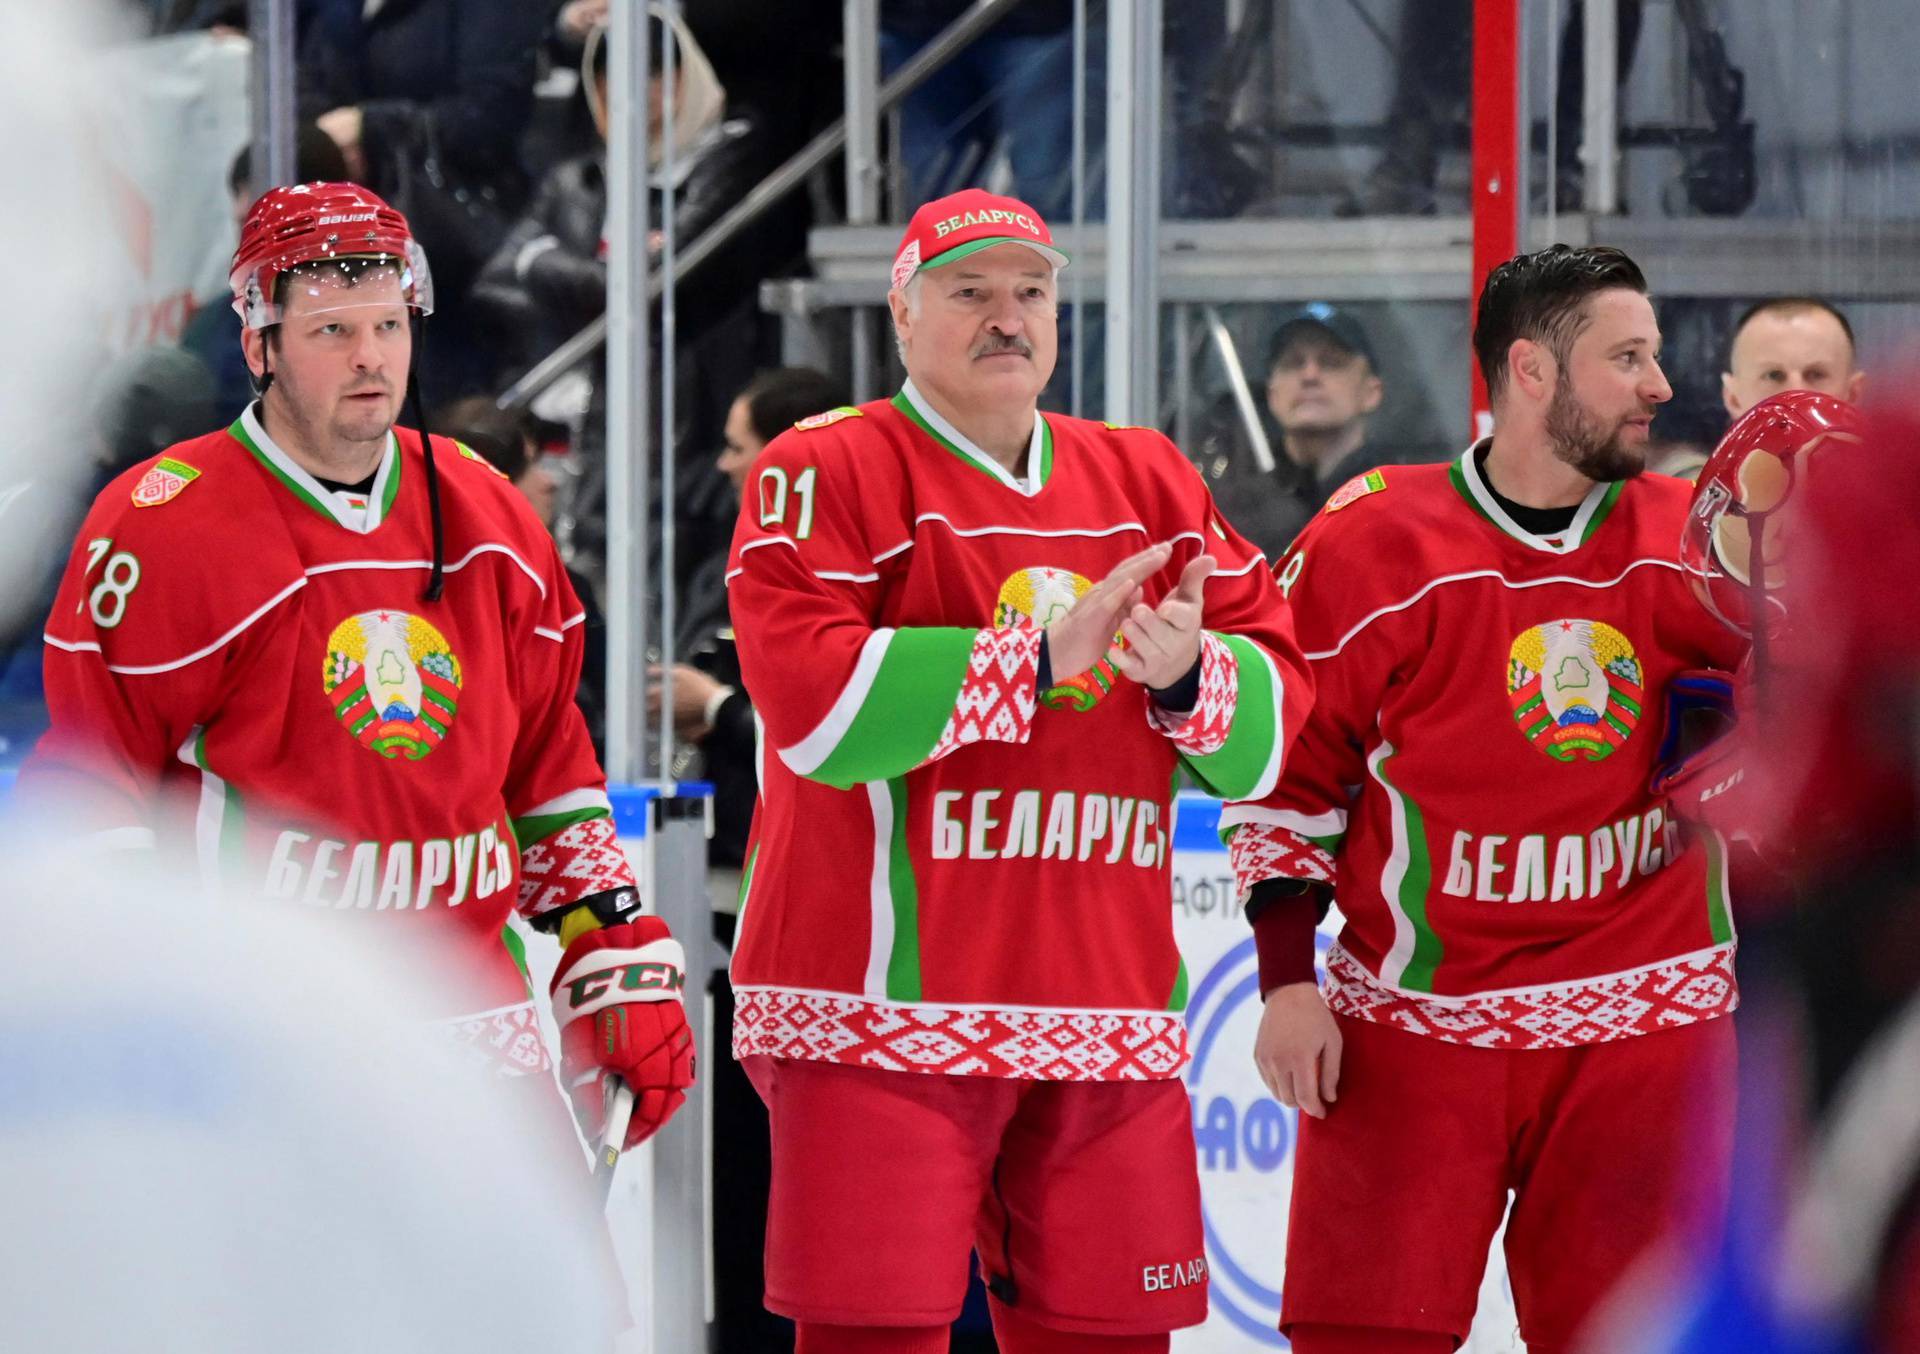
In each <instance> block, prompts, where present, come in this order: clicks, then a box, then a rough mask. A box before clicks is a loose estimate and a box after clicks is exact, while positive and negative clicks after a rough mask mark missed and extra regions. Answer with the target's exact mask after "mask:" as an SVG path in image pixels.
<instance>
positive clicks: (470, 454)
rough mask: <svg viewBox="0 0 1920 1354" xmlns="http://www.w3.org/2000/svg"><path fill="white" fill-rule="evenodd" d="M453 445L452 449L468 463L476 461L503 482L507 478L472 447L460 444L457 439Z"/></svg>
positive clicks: (504, 473)
mask: <svg viewBox="0 0 1920 1354" xmlns="http://www.w3.org/2000/svg"><path fill="white" fill-rule="evenodd" d="M453 445H454V448H455V449H456V450H457V451H459V453H460V454H461V455H462V456H464V457H466V458H467V459H468V460H469V461H478V462H479V463H480V464H481V465H484V466H485V467H486V468H487V469H489V470H491V471H492V472H493V473H494V474H496V475H498V476H499V477H500V478H501V479H503V480H504V479H506V478H508V476H507V472H506V471H504V470H502V469H501V468H500V467H499V466H497V465H495V464H494V463H493V462H492V461H489V460H488V459H487V458H486V457H484V456H482V455H481V454H480V453H479V452H477V451H475V450H474V449H473V448H472V447H470V446H468V445H467V444H466V443H465V442H462V441H460V440H459V439H458V438H455V439H454V443H453Z"/></svg>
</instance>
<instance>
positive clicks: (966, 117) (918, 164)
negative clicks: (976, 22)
mask: <svg viewBox="0 0 1920 1354" xmlns="http://www.w3.org/2000/svg"><path fill="white" fill-rule="evenodd" d="M970 8H972V0H881V5H880V67H881V74H882V76H883V77H884V76H890V75H892V74H893V73H894V72H895V71H897V70H899V69H900V67H902V66H904V65H906V64H907V62H908V61H909V60H911V59H912V57H913V55H914V54H915V53H916V52H918V51H919V50H920V49H921V48H922V47H924V46H926V45H927V43H928V42H929V41H931V40H932V39H933V38H934V37H936V36H937V35H938V34H939V33H940V31H941V30H942V29H944V28H946V27H947V25H949V24H951V23H952V22H953V21H954V20H955V19H957V18H959V17H960V16H961V15H962V14H964V13H965V12H966V11H967V10H968V9H970ZM1002 137H1004V138H1005V139H1006V142H1007V159H1008V161H1009V162H1010V164H1011V165H1012V169H1013V185H1012V188H1011V192H1012V195H1013V196H1014V197H1017V198H1019V199H1020V200H1021V201H1023V202H1025V203H1027V205H1029V206H1031V207H1032V208H1033V209H1034V210H1035V211H1037V212H1039V213H1040V215H1041V216H1042V217H1045V218H1049V219H1054V218H1059V217H1063V216H1065V215H1066V214H1067V211H1068V207H1069V201H1068V199H1069V196H1070V194H1071V191H1072V178H1071V172H1070V160H1071V156H1072V151H1073V3H1072V0H1027V3H1025V4H1022V5H1019V6H1017V7H1015V9H1014V11H1013V12H1012V13H1011V14H1009V15H1008V16H1007V17H1006V18H1005V19H1003V20H1001V21H1000V22H999V23H997V24H995V25H994V26H993V27H992V28H990V29H988V30H987V31H986V32H985V33H983V34H981V35H980V36H979V37H977V38H975V39H974V40H973V42H972V43H970V44H969V45H968V46H966V47H965V48H963V49H962V50H961V52H960V54H959V55H958V56H956V57H954V59H953V60H952V61H950V62H948V63H947V64H946V65H944V66H942V67H941V68H940V69H939V70H937V71H935V72H934V73H933V75H932V76H930V77H929V78H928V79H927V81H926V83H924V84H922V85H921V86H920V87H919V88H918V89H916V90H914V91H913V93H911V94H909V95H908V96H907V99H906V102H905V103H904V104H902V105H901V109H900V142H901V145H900V155H901V158H902V159H903V160H904V161H905V163H906V169H907V199H908V200H907V201H906V203H905V204H903V205H904V206H905V208H906V209H907V210H908V211H911V210H913V208H915V207H917V206H919V205H920V204H921V203H923V202H928V201H931V200H932V199H934V198H937V197H941V196H944V195H945V194H947V193H950V192H953V191H955V190H957V189H959V188H963V187H966V186H968V185H971V184H974V183H976V182H978V181H979V180H980V179H981V177H982V173H983V171H984V170H985V168H986V164H987V162H988V161H989V160H991V159H992V157H993V153H994V149H995V147H996V146H997V145H998V144H999V142H1000V140H1001V138H1002Z"/></svg>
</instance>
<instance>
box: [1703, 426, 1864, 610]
mask: <svg viewBox="0 0 1920 1354" xmlns="http://www.w3.org/2000/svg"><path fill="white" fill-rule="evenodd" d="M1865 436H1866V421H1865V419H1864V418H1862V417H1861V415H1860V413H1859V411H1858V410H1856V409H1855V408H1854V407H1853V406H1852V405H1850V404H1848V403H1846V402H1845V401H1844V400H1838V399H1835V398H1834V397H1833V396H1831V395H1822V394H1818V393H1816V392H1814V391H1811V390H1789V391H1785V392H1783V393H1781V394H1779V395H1774V396H1771V397H1769V398H1768V399H1765V400H1762V401H1761V402H1760V403H1759V404H1756V405H1754V406H1753V408H1751V409H1749V410H1748V411H1747V412H1746V413H1745V414H1743V415H1741V416H1740V419H1739V420H1738V421H1737V422H1736V423H1735V424H1734V425H1733V427H1731V428H1729V429H1728V430H1727V435H1726V436H1725V437H1723V438H1721V439H1720V445H1719V446H1717V447H1715V448H1714V450H1713V455H1711V456H1709V457H1708V458H1707V463H1706V465H1705V466H1703V467H1702V468H1701V470H1700V478H1699V479H1698V481H1696V483H1695V486H1694V493H1693V505H1692V506H1691V507H1690V508H1689V509H1688V510H1687V525H1686V529H1685V531H1684V532H1683V533H1682V535H1681V538H1680V567H1681V568H1682V569H1683V570H1684V571H1685V572H1686V575H1687V582H1688V583H1689V584H1691V585H1692V587H1693V591H1694V595H1695V596H1696V597H1698V598H1699V599H1700V602H1701V604H1702V605H1703V606H1705V607H1706V608H1707V610H1708V611H1710V612H1712V613H1713V615H1714V616H1716V617H1717V618H1719V620H1720V621H1721V622H1722V623H1723V624H1725V625H1727V626H1729V627H1731V628H1732V629H1733V630H1734V631H1735V632H1737V633H1739V634H1742V635H1750V634H1752V633H1753V629H1754V619H1753V618H1754V615H1755V612H1756V611H1757V610H1762V609H1764V610H1765V612H1766V613H1767V623H1766V630H1767V631H1768V633H1776V632H1778V631H1779V630H1780V629H1781V628H1783V625H1784V622H1785V620H1786V612H1785V608H1784V606H1783V604H1782V602H1781V600H1780V590H1781V587H1782V585H1783V584H1784V583H1785V581H1786V570H1785V565H1784V557H1785V555H1786V552H1787V546H1788V542H1789V539H1790V537H1791V535H1792V529H1791V527H1790V525H1789V522H1788V519H1787V514H1786V513H1785V512H1784V511H1783V509H1785V508H1786V506H1787V503H1788V501H1789V500H1790V499H1792V498H1793V497H1794V495H1795V494H1796V493H1798V492H1801V491H1803V490H1804V489H1805V486H1806V479H1807V475H1808V472H1809V468H1810V466H1811V464H1812V461H1813V458H1814V457H1815V456H1816V455H1817V454H1819V453H1820V452H1822V451H1824V450H1826V449H1827V448H1829V447H1831V446H1834V445H1838V444H1852V445H1854V446H1858V445H1859V444H1860V443H1861V442H1862V441H1863V440H1864V438H1865Z"/></svg>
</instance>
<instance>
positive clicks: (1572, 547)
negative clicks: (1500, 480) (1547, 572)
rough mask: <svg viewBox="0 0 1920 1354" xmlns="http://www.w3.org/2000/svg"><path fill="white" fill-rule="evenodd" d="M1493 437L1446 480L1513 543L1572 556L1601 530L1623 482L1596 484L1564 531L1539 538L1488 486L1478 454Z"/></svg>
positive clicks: (1483, 440)
mask: <svg viewBox="0 0 1920 1354" xmlns="http://www.w3.org/2000/svg"><path fill="white" fill-rule="evenodd" d="M1492 440H1493V439H1492V438H1488V437H1483V438H1481V439H1480V440H1479V441H1478V442H1475V443H1474V444H1473V445H1472V446H1470V447H1468V448H1467V449H1466V450H1465V451H1464V452H1462V453H1461V454H1460V459H1459V460H1457V461H1455V462H1454V463H1453V466H1452V468H1451V469H1450V470H1449V472H1448V476H1447V478H1448V479H1450V480H1451V481H1452V482H1453V487H1454V490H1455V491H1456V492H1457V493H1458V494H1459V495H1460V497H1462V498H1464V499H1465V500H1466V501H1467V506H1468V507H1470V508H1472V509H1473V510H1474V511H1475V512H1477V513H1479V514H1480V515H1481V516H1482V517H1484V518H1486V519H1487V521H1489V522H1491V523H1492V524H1493V525H1494V527H1495V528H1496V529H1498V530H1499V531H1501V532H1503V533H1504V534H1506V535H1508V536H1511V537H1513V539H1514V540H1516V541H1518V542H1520V544H1522V545H1524V546H1526V547H1527V548H1528V549H1530V550H1538V551H1540V552H1541V553H1542V554H1546V555H1571V554H1572V553H1573V552H1574V551H1576V550H1578V549H1579V548H1580V547H1581V546H1583V545H1585V544H1586V543H1587V542H1588V541H1589V540H1591V539H1593V533H1594V532H1596V531H1598V530H1599V529H1600V524H1601V523H1602V522H1604V521H1606V520H1607V515H1608V514H1609V513H1611V512H1612V511H1613V505H1614V504H1615V503H1617V502H1619V501H1620V491H1621V489H1622V488H1624V487H1625V484H1624V481H1617V480H1616V481H1615V482H1614V483H1612V484H1596V485H1594V486H1593V488H1591V489H1589V490H1588V491H1587V496H1586V497H1585V498H1583V499H1581V500H1580V506H1579V507H1578V508H1577V509H1575V510H1574V514H1573V521H1572V523H1571V524H1570V525H1569V526H1568V527H1567V529H1566V530H1565V531H1564V532H1560V533H1557V534H1555V535H1552V536H1536V535H1534V534H1533V533H1532V532H1531V531H1528V530H1527V529H1526V528H1525V527H1523V526H1521V525H1520V524H1519V523H1518V522H1516V521H1514V520H1513V517H1512V515H1511V514H1510V513H1508V512H1507V510H1506V509H1505V508H1503V507H1501V506H1500V501H1499V500H1498V499H1497V498H1495V497H1494V496H1493V489H1492V488H1491V487H1490V486H1489V485H1488V484H1487V480H1486V476H1485V475H1484V474H1483V473H1482V472H1481V469H1480V461H1479V456H1478V453H1479V451H1480V448H1481V447H1483V446H1485V445H1486V444H1487V443H1488V442H1490V441H1492Z"/></svg>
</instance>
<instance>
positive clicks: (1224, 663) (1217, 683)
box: [1147, 631, 1240, 757]
mask: <svg viewBox="0 0 1920 1354" xmlns="http://www.w3.org/2000/svg"><path fill="white" fill-rule="evenodd" d="M1239 695H1240V664H1239V663H1238V662H1237V661H1236V660H1235V658H1234V656H1233V650H1231V649H1229V648H1228V647H1227V646H1226V644H1225V643H1223V642H1222V641H1221V640H1219V639H1218V638H1216V637H1215V636H1214V635H1213V633H1212V632H1211V631H1202V632H1201V635H1200V696H1199V699H1198V700H1196V701H1195V702H1194V705H1193V709H1191V710H1186V711H1175V710H1168V709H1165V708H1163V707H1162V706H1160V705H1158V704H1156V703H1155V702H1153V701H1148V702H1147V722H1148V723H1149V724H1151V725H1153V727H1154V728H1156V729H1158V730H1159V731H1160V732H1161V733H1164V734H1165V735H1166V736H1167V737H1168V738H1171V739H1172V740H1173V745H1174V746H1175V747H1176V748H1179V749H1180V751H1181V752H1183V753H1185V754H1186V755H1187V756H1189V757H1211V756H1212V755H1213V754H1214V753H1216V752H1218V751H1219V750H1220V749H1221V748H1223V747H1225V746H1226V745H1227V735H1228V734H1229V733H1231V732H1232V731H1233V712H1234V709H1235V707H1236V706H1237V705H1238V703H1239Z"/></svg>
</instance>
